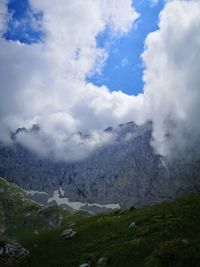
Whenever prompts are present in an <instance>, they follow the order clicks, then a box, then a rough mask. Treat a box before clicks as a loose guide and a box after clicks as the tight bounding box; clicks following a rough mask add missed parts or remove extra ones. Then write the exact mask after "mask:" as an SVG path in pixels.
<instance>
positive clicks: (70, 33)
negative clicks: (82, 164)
mask: <svg viewBox="0 0 200 267" xmlns="http://www.w3.org/2000/svg"><path fill="white" fill-rule="evenodd" d="M2 3H4V4H1V5H0V14H1V19H0V32H1V33H3V32H5V31H6V27H7V23H6V20H7V18H8V17H9V14H7V13H6V8H5V7H6V1H5V2H2ZM30 3H31V7H32V9H33V10H34V11H35V12H37V11H39V12H42V13H43V19H42V21H41V24H40V27H41V29H40V30H41V31H42V32H43V35H44V39H43V41H42V42H39V43H34V44H29V45H28V44H23V43H20V42H19V41H7V40H5V39H4V38H3V37H2V38H1V39H0V68H1V72H0V126H1V127H0V138H1V141H3V142H7V143H9V142H10V133H11V132H15V130H16V129H17V128H19V127H26V128H31V126H32V125H33V124H38V125H40V127H41V131H40V134H39V135H38V134H37V135H34V134H32V133H30V132H28V133H27V132H21V133H20V134H19V135H18V141H19V142H21V143H23V144H24V145H26V146H28V147H29V148H31V149H33V150H35V151H36V152H38V151H39V152H40V153H41V154H44V155H45V154H49V153H52V151H53V153H54V155H55V157H56V158H58V159H65V160H70V155H71V157H72V158H73V159H76V158H77V159H81V158H83V157H84V156H86V155H88V154H90V153H91V152H92V151H94V149H95V148H96V147H99V146H100V145H101V144H106V143H107V142H109V141H110V140H111V139H112V138H111V137H110V136H109V135H107V134H105V135H102V131H100V130H102V129H104V128H106V127H107V126H112V125H116V124H119V123H121V122H127V121H131V120H133V121H135V122H136V123H138V124H142V123H144V122H145V121H147V120H152V121H153V125H154V127H153V142H152V144H153V146H154V147H155V149H156V150H157V152H158V153H159V154H161V155H164V156H170V155H172V154H174V151H183V150H185V149H187V150H193V149H195V148H197V147H198V146H197V144H198V142H199V136H200V125H199V119H198V116H199V114H200V110H199V109H200V92H199V91H200V80H199V77H198V76H199V73H200V53H199V51H200V39H199V36H200V1H184V0H175V1H169V3H167V4H166V6H165V7H164V9H163V11H162V12H161V14H160V22H159V29H158V30H157V31H155V32H153V33H150V34H149V35H148V36H147V39H146V42H145V49H144V53H143V55H142V57H143V60H144V64H145V72H144V81H145V86H144V93H143V94H140V95H138V96H134V95H132V96H129V95H126V94H124V93H122V92H120V91H114V92H110V91H109V88H107V87H106V86H102V87H98V86H95V85H94V84H91V83H87V82H86V77H87V75H88V74H89V73H90V72H94V71H101V68H102V67H103V64H104V62H105V60H106V58H107V52H106V50H104V49H102V48H98V47H97V43H96V37H97V35H98V34H99V33H101V32H102V31H104V30H105V28H107V27H108V28H110V32H111V34H113V36H115V38H117V37H118V38H120V36H122V35H124V34H126V33H127V32H128V31H129V30H130V29H131V28H132V27H133V25H134V22H135V21H136V20H137V18H138V17H139V14H137V12H136V11H135V9H134V7H133V6H132V2H131V1H130V0H124V1H120V0H114V1H109V0H96V1H93V0H87V1H81V0H80V1H79V0H77V1H67V4H66V1H64V0H59V1H53V2H52V1H51V2H50V1H48V0H44V1H39V0H31V1H30ZM2 16H3V17H2ZM2 18H3V19H2ZM133 53H134V51H133ZM79 131H80V132H83V133H88V132H89V133H90V135H91V138H89V139H87V138H85V137H84V138H83V137H82V136H81V135H79V134H74V135H73V133H77V132H79ZM110 138H111V139H110ZM72 155H73V156H72Z"/></svg>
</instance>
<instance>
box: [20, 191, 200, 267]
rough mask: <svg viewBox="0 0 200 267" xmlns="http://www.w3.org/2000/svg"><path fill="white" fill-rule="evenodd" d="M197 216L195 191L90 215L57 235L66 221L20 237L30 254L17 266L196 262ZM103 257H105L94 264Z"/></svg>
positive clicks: (156, 266)
mask: <svg viewBox="0 0 200 267" xmlns="http://www.w3.org/2000/svg"><path fill="white" fill-rule="evenodd" d="M199 222H200V194H199V193H195V194H191V195H189V196H185V197H182V198H179V199H177V200H174V201H169V202H166V203H162V204H159V205H155V206H152V207H148V208H143V209H135V208H131V209H129V210H126V211H123V210H117V211H115V212H112V213H110V214H100V215H96V216H92V217H89V218H86V219H83V220H80V221H78V222H76V223H75V224H74V226H70V227H73V230H75V231H76V232H77V234H76V235H75V236H74V237H72V238H70V239H62V238H61V233H62V232H63V230H64V229H66V228H68V227H69V226H68V225H67V224H66V225H65V227H61V228H60V229H57V230H53V231H50V232H48V233H44V234H42V235H39V236H36V237H35V238H34V239H31V240H26V241H25V242H22V243H23V245H24V246H25V247H26V248H28V249H29V251H30V256H28V257H27V260H26V262H24V263H23V264H21V265H20V267H42V266H45V267H53V266H59V267H66V266H67V267H78V266H79V265H81V264H84V263H89V262H90V263H91V266H109V267H188V266H190V267H199V262H200V224H199ZM134 223H135V224H134ZM131 224H132V225H131ZM38 256H39V257H38ZM102 257H107V263H106V264H104V265H101V264H100V265H97V261H98V260H99V259H100V258H102ZM85 266H88V265H85Z"/></svg>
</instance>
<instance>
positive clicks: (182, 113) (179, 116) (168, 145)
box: [143, 0, 200, 156]
mask: <svg viewBox="0 0 200 267" xmlns="http://www.w3.org/2000/svg"><path fill="white" fill-rule="evenodd" d="M199 51H200V1H179V0H176V1H170V2H169V3H168V4H167V5H166V6H165V8H164V10H163V11H162V12H161V14H160V23H159V30H157V31H156V32H153V33H151V34H149V36H148V37H147V39H146V50H145V52H144V54H143V60H144V62H145V65H146V70H145V73H144V81H145V88H144V90H145V93H144V97H145V102H146V109H147V110H150V111H151V118H152V120H153V122H154V132H153V137H154V141H153V145H154V146H155V148H156V149H157V151H158V152H159V153H160V154H162V155H166V156H167V155H172V154H176V152H179V153H180V154H181V153H183V152H184V151H185V150H187V153H188V151H193V153H194V152H195V149H197V150H198V151H199V140H200V139H199V138H200V124H199V114H200V79H199V73H200V53H199ZM187 153H185V154H187Z"/></svg>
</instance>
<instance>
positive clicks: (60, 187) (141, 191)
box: [0, 122, 200, 207]
mask: <svg viewBox="0 0 200 267" xmlns="http://www.w3.org/2000/svg"><path fill="white" fill-rule="evenodd" d="M37 130H38V131H39V128H38V129H37ZM105 131H106V132H109V133H111V134H113V136H115V138H114V141H113V142H111V143H110V144H107V145H104V146H102V147H100V148H98V149H97V150H96V151H95V152H94V153H93V154H92V155H91V156H89V157H88V158H86V159H84V160H81V161H77V162H71V163H67V162H55V161H53V159H52V158H51V157H49V158H41V157H40V156H38V155H36V154H34V153H33V152H31V151H29V150H28V149H27V148H25V147H23V146H22V145H20V144H19V143H17V141H16V135H17V132H16V133H15V135H13V136H12V140H13V144H12V145H11V146H3V145H0V175H2V176H3V177H5V178H6V179H7V180H9V181H11V182H15V183H17V184H18V185H19V186H21V187H23V188H24V189H25V190H34V192H35V193H36V194H37V193H38V192H39V194H40V192H43V196H42V197H41V199H42V201H46V202H48V200H47V199H48V198H49V197H52V196H53V194H54V192H55V191H56V190H57V191H59V194H60V196H59V197H60V198H63V197H65V198H68V199H69V201H71V202H75V201H79V202H84V203H98V204H102V205H103V204H118V203H119V204H120V206H121V207H130V206H133V205H134V206H136V207H137V206H145V205H150V204H152V203H155V202H160V201H163V200H166V199H170V198H173V197H174V196H177V195H181V194H184V193H185V192H190V191H196V190H199V189H200V164H199V159H197V160H194V161H192V162H189V163H185V162H182V160H181V159H177V160H175V161H174V160H173V161H169V162H167V163H166V162H164V163H163V159H162V157H160V156H159V155H157V154H156V153H155V151H154V149H153V147H152V146H151V138H152V124H151V123H150V122H148V123H146V124H144V125H142V126H137V125H136V124H135V123H134V122H129V123H126V124H122V125H119V126H117V127H113V128H112V127H109V128H107V129H106V130H105ZM45 193H46V196H45ZM41 195H42V193H41ZM32 197H34V194H32ZM38 198H39V197H38Z"/></svg>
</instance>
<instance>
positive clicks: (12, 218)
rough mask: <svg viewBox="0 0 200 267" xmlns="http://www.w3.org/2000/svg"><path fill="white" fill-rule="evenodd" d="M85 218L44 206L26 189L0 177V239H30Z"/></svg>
mask: <svg viewBox="0 0 200 267" xmlns="http://www.w3.org/2000/svg"><path fill="white" fill-rule="evenodd" d="M83 216H86V214H84V213H80V212H72V211H66V210H63V209H62V208H61V207H58V206H51V207H42V206H40V205H38V204H36V203H35V202H33V201H32V200H31V199H30V198H29V197H28V196H27V194H26V193H25V192H24V190H22V189H21V188H19V187H18V186H16V185H14V184H11V183H9V182H7V181H6V180H5V179H3V178H1V177H0V240H1V239H4V238H6V239H7V238H12V239H18V238H20V239H27V238H30V237H33V236H35V235H36V234H37V235H38V234H39V233H42V232H44V231H49V230H52V229H56V228H58V227H60V226H62V225H63V224H66V223H70V222H74V221H75V220H77V219H80V218H81V217H83Z"/></svg>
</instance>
